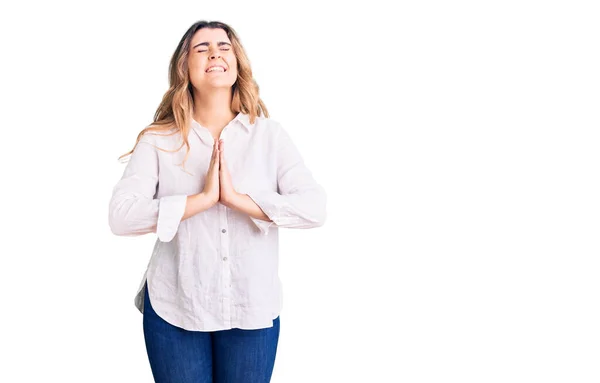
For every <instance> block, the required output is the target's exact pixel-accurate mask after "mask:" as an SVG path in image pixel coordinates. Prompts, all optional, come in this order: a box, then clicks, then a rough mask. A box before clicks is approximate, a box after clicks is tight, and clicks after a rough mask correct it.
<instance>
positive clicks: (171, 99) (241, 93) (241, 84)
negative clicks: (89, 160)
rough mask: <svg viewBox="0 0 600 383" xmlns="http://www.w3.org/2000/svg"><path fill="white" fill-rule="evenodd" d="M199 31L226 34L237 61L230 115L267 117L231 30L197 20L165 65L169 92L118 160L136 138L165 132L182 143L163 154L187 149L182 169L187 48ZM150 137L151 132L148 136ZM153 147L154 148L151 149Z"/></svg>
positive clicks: (189, 107)
mask: <svg viewBox="0 0 600 383" xmlns="http://www.w3.org/2000/svg"><path fill="white" fill-rule="evenodd" d="M202 28H212V29H216V28H220V29H223V30H224V31H225V32H226V33H227V37H229V40H231V45H232V48H233V53H234V54H235V57H236V59H237V72H238V75H237V80H236V81H235V83H234V84H233V86H232V90H233V92H232V93H233V95H232V98H231V110H232V111H233V112H234V113H239V112H242V113H245V114H248V115H249V117H250V123H252V124H253V123H254V121H255V120H256V117H257V116H261V114H262V115H263V116H265V117H269V112H268V111H267V107H266V106H265V104H264V103H263V101H262V100H261V99H260V97H259V95H258V90H259V88H258V84H257V83H256V81H255V80H254V78H253V77H252V68H251V67H250V60H249V59H248V56H247V55H246V51H245V50H244V47H243V46H242V44H241V41H240V39H239V37H238V36H237V33H236V32H235V30H234V29H233V28H232V27H230V26H229V25H227V24H225V23H222V22H220V21H205V20H202V21H197V22H196V23H194V24H193V25H192V26H191V27H189V28H188V30H187V31H186V32H185V34H184V35H183V37H182V38H181V40H180V41H179V45H177V49H175V52H174V53H173V56H172V57H171V62H170V64H169V89H168V90H167V91H166V92H165V94H164V96H163V98H162V101H161V103H160V105H159V106H158V109H156V113H155V114H154V122H153V123H152V124H150V125H149V126H147V127H146V128H144V129H143V130H142V131H141V132H140V133H139V134H138V136H137V139H136V142H135V145H134V146H133V149H131V150H130V151H129V152H128V153H125V154H123V155H122V156H120V157H119V158H118V159H119V160H121V158H123V157H125V156H128V155H130V154H131V153H133V151H134V150H135V147H136V146H137V144H138V143H139V142H140V139H141V138H142V136H143V135H144V134H145V133H146V132H153V131H154V132H168V131H170V130H173V129H174V131H173V132H172V133H170V134H167V135H168V136H171V135H174V134H177V133H180V134H181V137H182V138H183V142H182V143H181V146H179V148H177V149H174V150H165V149H162V148H158V147H157V149H159V150H162V151H165V152H176V151H179V150H180V149H181V148H182V147H183V145H185V146H186V147H187V152H186V155H185V158H184V160H183V163H182V164H181V165H184V170H185V162H186V161H187V158H188V156H189V152H190V144H189V142H188V134H189V130H190V122H191V119H192V117H191V116H192V112H193V107H194V93H193V85H192V83H191V82H190V76H189V68H188V63H187V62H188V55H189V53H190V45H191V42H192V37H193V36H194V34H195V33H196V32H197V31H198V30H200V29H202ZM151 134H154V133H151ZM155 147H156V146H155Z"/></svg>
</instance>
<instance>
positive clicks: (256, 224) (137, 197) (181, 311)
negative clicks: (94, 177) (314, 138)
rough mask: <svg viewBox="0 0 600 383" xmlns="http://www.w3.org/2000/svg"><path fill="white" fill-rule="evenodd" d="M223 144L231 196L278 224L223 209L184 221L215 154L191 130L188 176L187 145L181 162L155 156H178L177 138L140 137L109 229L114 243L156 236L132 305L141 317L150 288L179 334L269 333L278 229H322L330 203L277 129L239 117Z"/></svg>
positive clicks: (116, 193)
mask: <svg viewBox="0 0 600 383" xmlns="http://www.w3.org/2000/svg"><path fill="white" fill-rule="evenodd" d="M171 132H172V131H171ZM169 133H170V132H169ZM220 138H222V139H223V140H224V141H225V145H226V150H225V152H224V155H225V161H226V163H227V166H228V169H229V172H230V174H231V179H232V183H233V187H234V189H235V190H236V191H237V192H238V193H242V194H247V195H248V196H250V198H252V199H253V200H254V202H255V203H256V204H257V205H258V206H259V207H260V208H261V209H262V210H263V211H264V213H265V214H266V215H267V216H268V217H269V218H270V219H271V220H272V222H268V221H263V220H260V219H256V218H254V217H251V216H249V215H247V214H245V213H242V212H240V211H237V210H234V209H230V208H228V207H226V206H224V205H222V204H221V203H217V204H215V205H214V206H212V207H211V208H209V209H208V210H205V211H202V212H200V213H198V214H196V215H194V216H191V217H189V218H187V219H185V220H183V221H181V218H182V217H183V214H184V210H185V205H186V199H187V196H188V195H193V194H197V193H200V192H201V191H202V190H203V188H204V182H205V177H206V173H207V172H208V168H209V163H210V158H211V154H212V148H213V144H214V140H213V136H212V134H211V133H210V131H209V130H208V129H207V128H205V127H203V126H201V125H200V124H199V123H198V122H197V121H195V120H192V122H191V128H190V133H189V136H188V140H189V144H190V153H189V156H188V159H187V161H186V162H185V171H184V169H183V166H182V165H181V164H182V162H183V159H184V157H185V154H186V146H185V145H184V146H183V147H182V148H181V149H180V150H179V151H176V152H166V151H161V150H158V149H156V148H155V146H154V145H156V146H157V147H159V148H162V149H166V150H174V149H177V148H179V146H180V145H181V143H182V140H181V135H180V134H174V135H171V136H168V135H167V133H161V132H152V133H150V132H146V133H145V134H144V135H143V136H142V138H141V139H140V142H139V143H138V145H137V146H136V147H135V149H134V151H133V153H132V154H131V156H130V158H129V162H128V163H127V166H126V168H125V170H124V173H123V176H122V178H121V179H120V180H119V181H118V183H117V184H116V186H115V187H114V189H113V192H112V197H111V199H110V204H109V225H110V228H111V230H112V232H113V233H114V234H116V235H121V236H136V235H142V234H147V233H156V234H157V236H158V238H157V240H156V243H155V245H154V250H153V252H152V255H151V258H150V261H149V263H148V267H147V268H146V272H145V273H144V276H143V278H142V281H141V283H140V285H139V287H138V291H137V293H136V295H135V298H134V303H135V306H136V307H137V308H138V310H139V311H140V312H141V313H143V309H144V283H145V282H148V291H149V293H150V300H151V302H152V307H153V308H154V310H155V311H156V313H157V314H158V315H159V316H160V317H161V318H163V319H164V320H165V321H167V322H169V323H171V324H173V325H175V326H178V327H180V328H183V329H186V330H196V331H216V330H225V329H230V328H241V329H257V328H266V327H271V326H272V325H273V322H272V320H273V319H275V318H276V317H277V316H278V315H279V314H280V311H281V308H282V288H281V281H280V280H279V276H278V252H279V243H278V228H280V227H287V228H312V227H317V226H321V225H323V223H324V221H325V217H326V194H325V191H324V189H323V188H322V187H321V186H320V185H319V184H318V183H317V182H316V181H315V180H314V178H313V176H312V174H311V172H310V170H309V169H308V168H307V167H306V165H305V164H304V161H303V159H302V156H301V155H300V153H299V151H298V149H297V147H296V146H295V144H294V143H293V142H292V140H291V138H290V136H289V135H288V133H287V132H286V130H284V128H283V127H282V125H281V124H280V123H278V122H276V121H274V120H272V119H270V118H265V117H257V118H256V120H255V122H254V124H251V123H250V120H249V116H248V115H247V114H244V113H238V115H237V116H236V117H235V119H233V120H232V121H231V122H230V123H229V124H228V125H227V126H226V127H225V128H224V129H223V130H222V132H221V136H220ZM186 171H187V172H186ZM189 173H191V174H189Z"/></svg>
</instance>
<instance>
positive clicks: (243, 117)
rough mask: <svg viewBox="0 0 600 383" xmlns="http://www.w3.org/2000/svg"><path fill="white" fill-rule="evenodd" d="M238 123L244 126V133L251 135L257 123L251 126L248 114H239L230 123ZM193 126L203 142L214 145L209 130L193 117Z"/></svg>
mask: <svg viewBox="0 0 600 383" xmlns="http://www.w3.org/2000/svg"><path fill="white" fill-rule="evenodd" d="M236 123H238V124H240V125H242V126H243V127H244V131H245V132H247V133H249V132H250V128H252V127H253V126H254V125H255V124H256V121H255V122H254V124H251V123H250V116H249V115H248V114H246V113H242V112H239V113H238V114H237V116H235V118H234V119H233V120H232V121H231V122H230V124H236ZM191 125H192V130H193V131H194V132H196V134H197V135H198V136H199V137H200V139H201V140H202V141H204V142H205V143H207V144H210V145H212V142H213V139H212V136H211V134H210V132H209V131H208V129H207V128H205V127H203V126H202V125H200V123H199V122H198V121H196V120H194V118H193V117H192V120H191Z"/></svg>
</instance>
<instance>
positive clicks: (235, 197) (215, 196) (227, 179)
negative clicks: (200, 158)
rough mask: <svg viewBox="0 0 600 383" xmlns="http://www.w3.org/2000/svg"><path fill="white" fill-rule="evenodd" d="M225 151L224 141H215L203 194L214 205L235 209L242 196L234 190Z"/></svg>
mask: <svg viewBox="0 0 600 383" xmlns="http://www.w3.org/2000/svg"><path fill="white" fill-rule="evenodd" d="M224 149H225V144H224V141H223V140H222V139H218V140H217V139H215V141H214V145H213V151H212V156H211V158H210V165H209V167H208V173H207V174H206V182H205V184H204V190H202V193H203V194H204V195H206V197H207V198H208V199H209V200H210V201H211V202H213V203H217V202H220V203H222V204H223V205H225V206H227V207H230V208H235V206H236V202H237V201H239V200H240V198H241V197H242V195H241V194H240V193H238V192H236V191H235V190H234V189H233V183H232V182H231V174H230V173H229V169H228V168H227V163H226V162H225V156H224Z"/></svg>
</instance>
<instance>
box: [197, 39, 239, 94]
mask: <svg viewBox="0 0 600 383" xmlns="http://www.w3.org/2000/svg"><path fill="white" fill-rule="evenodd" d="M188 68H189V72H190V82H191V83H192V85H193V86H194V88H196V89H197V90H200V91H201V90H203V89H206V90H210V89H211V88H231V87H232V86H233V84H234V83H235V81H236V80H237V59H236V58H235V54H234V53H233V47H232V46H231V41H230V40H229V38H228V37H227V33H226V32H225V31H224V30H223V29H220V28H219V29H211V28H202V29H200V30H199V31H197V32H196V33H195V34H194V37H192V43H191V45H190V52H189V55H188ZM211 68H213V69H211ZM209 70H210V71H209Z"/></svg>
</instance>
